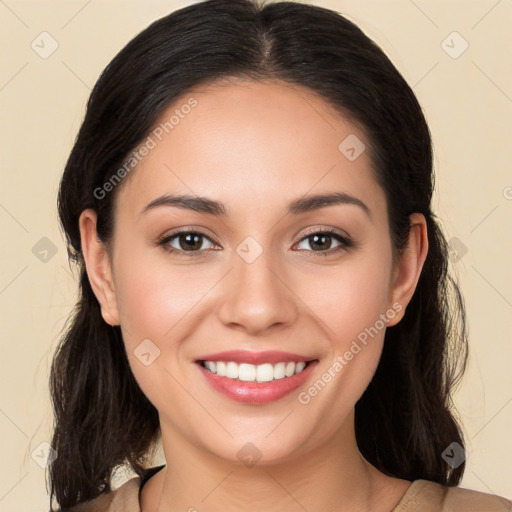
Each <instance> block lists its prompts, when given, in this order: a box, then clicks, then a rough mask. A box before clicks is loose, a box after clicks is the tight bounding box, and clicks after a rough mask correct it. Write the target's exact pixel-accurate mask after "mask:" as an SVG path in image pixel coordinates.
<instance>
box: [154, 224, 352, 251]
mask: <svg viewBox="0 0 512 512" xmlns="http://www.w3.org/2000/svg"><path fill="white" fill-rule="evenodd" d="M190 233H192V234H195V235H200V236H203V237H205V238H207V239H208V240H210V242H212V243H215V242H214V241H213V240H212V239H211V238H210V237H209V236H207V235H205V234H204V233H202V232H201V231H197V230H195V229H183V230H181V231H176V232H174V233H171V234H170V235H168V236H165V237H164V238H162V239H160V240H159V241H158V242H157V245H158V246H162V248H163V249H164V250H165V251H167V252H168V253H182V254H184V255H185V256H187V257H191V258H193V257H197V256H198V255H201V253H202V252H204V251H206V252H210V251H214V250H216V249H203V250H199V251H183V250H181V249H176V248H174V247H170V246H169V245H168V244H169V242H171V241H172V240H174V239H175V238H177V237H178V236H179V235H182V234H190ZM317 234H318V235H329V236H330V237H332V238H334V239H335V240H337V241H338V242H340V245H339V246H338V247H335V248H334V249H328V250H326V251H306V252H312V253H315V254H317V255H319V256H329V255H331V254H333V253H336V252H338V251H340V250H343V249H348V248H350V247H354V246H355V244H354V242H352V241H351V240H350V239H349V238H347V237H345V236H342V235H340V234H339V233H338V232H336V231H332V230H321V229H314V230H311V231H309V232H307V233H305V234H304V236H303V237H302V238H301V239H300V240H299V242H298V243H301V242H302V241H304V240H306V239H307V238H309V237H310V236H312V235H317Z"/></svg>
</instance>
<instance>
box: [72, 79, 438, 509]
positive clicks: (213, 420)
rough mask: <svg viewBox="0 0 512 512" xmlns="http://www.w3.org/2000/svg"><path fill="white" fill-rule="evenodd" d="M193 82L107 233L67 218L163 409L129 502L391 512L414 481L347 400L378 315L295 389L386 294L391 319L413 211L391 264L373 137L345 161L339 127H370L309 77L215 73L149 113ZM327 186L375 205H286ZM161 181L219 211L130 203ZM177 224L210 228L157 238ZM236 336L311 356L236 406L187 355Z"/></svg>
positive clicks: (419, 262) (419, 245)
mask: <svg viewBox="0 0 512 512" xmlns="http://www.w3.org/2000/svg"><path fill="white" fill-rule="evenodd" d="M190 97H194V98H195V99H196V100H197V102H198V103H197V106H196V107H195V108H194V109H193V110H192V111H191V112H190V114H188V115H187V116H185V117H184V118H183V119H180V122H179V124H178V125H177V126H175V127H174V129H173V130H172V131H170V132H169V133H168V134H167V135H166V136H165V137H164V138H163V139H162V141H160V142H159V143H158V144H157V146H156V147H155V148H154V149H152V150H151V151H150V152H149V154H148V155H147V156H146V157H145V158H144V159H143V160H142V161H141V163H139V164H138V166H137V168H136V169H135V170H134V171H133V172H132V173H131V174H130V175H129V176H128V177H127V178H125V180H124V182H123V183H122V185H121V188H120V189H119V190H117V191H116V193H117V195H116V202H115V210H114V211H115V217H114V218H115V229H114V236H113V241H112V245H111V247H110V248H109V249H108V248H107V247H105V246H104V245H103V244H102V243H101V242H100V241H99V240H98V238H97V235H96V230H95V226H96V214H95V212H94V211H93V210H85V211H84V212H83V213H82V215H81V217H80V221H79V224H80V231H81V236H82V248H83V254H84V258H85V262H86V268H87V272H88V275H89V279H90V282H91V285H92V287H93V290H94V292H95V294H96V297H97V299H98V301H99V303H100V304H101V308H102V314H103V318H104V319H105V321H106V322H107V323H109V324H111V325H118V324H120V325H121V329H122V332H123V338H124V341H125V344H126V349H127V354H128V358H129V361H130V365H131V368H132V370H133V373H134V375H135V378H136V379H137V382H138V383H139V385H140V387H141V389H142V390H143V392H144V393H145V394H146V395H147V397H148V399H149V400H150V401H151V402H152V403H153V404H154V405H155V407H156V408H157V409H158V412H159V417H160V423H161V429H162V443H163V450H164V453H165V456H166V461H167V466H166V468H164V469H163V470H161V471H160V472H159V473H157V474H156V475H155V476H154V477H153V478H151V479H150V480H149V481H148V483H147V484H146V486H145V487H144V489H143V492H142V497H141V506H142V511H143V512H154V511H164V510H165V511H170V512H174V511H186V510H191V511H192V510H194V509H193V508H191V507H195V509H197V510H198V511H200V512H203V511H221V510H222V511H223V512H226V511H237V510H238V511H239V510H244V511H247V512H252V511H261V510H267V511H280V512H283V511H284V512H286V511H297V510H301V507H303V509H305V510H308V511H320V510H322V511H351V512H354V511H369V510H372V511H374V512H389V511H390V510H392V509H393V508H394V507H395V506H396V504H397V503H398V501H399V500H400V499H401V497H402V496H403V495H404V493H405V492H406V490H407V488H408V487H409V485H410V482H409V481H406V480H400V479H396V478H392V477H389V476H386V475H384V474H383V473H381V472H380V471H378V470H377V469H376V468H374V467H373V466H372V465H370V464H369V463H368V462H367V461H366V460H365V459H364V458H363V457H362V455H361V454H360V453H359V451H358V449H357V444H356V440H355V432H354V406H355V403H356V402H357V400H358V399H359V397H360V396H361V395H362V393H363V392H364V390H365V388H366V387H367V385H368V384H369V382H370V380H371V378H372V376H373V373H374V371H375V369H376V367H377V365H378V362H379V358H380V354H381V350H382V345H383V340H384V334H385V328H383V329H380V330H379V332H378V335H375V336H374V337H373V338H371V339H370V341H369V343H368V344H367V345H366V346H365V347H364V348H363V349H362V350H361V351H360V352H359V353H358V354H357V355H356V356H354V358H353V359H352V360H351V361H349V362H348V364H346V366H344V368H343V370H342V371H340V372H338V373H337V375H336V377H335V378H333V379H332V381H331V382H330V383H329V384H328V385H326V386H325V388H324V389H323V390H322V391H321V392H320V393H319V394H318V395H317V396H316V397H314V398H312V399H311V401H310V402H309V403H308V404H301V403H300V402H299V401H298V393H299V392H300V391H303V390H307V388H309V387H310V386H311V384H312V383H313V382H314V381H316V380H317V379H318V378H319V377H320V376H321V375H322V374H323V373H324V372H326V371H327V370H328V369H329V367H331V366H332V364H333V362H334V361H335V360H336V357H337V355H339V354H343V353H344V352H346V351H347V350H348V349H349V348H350V345H351V343H352V341H353V340H355V339H356V338H357V336H358V334H359V333H361V332H362V331H364V330H365V328H368V327H370V326H373V325H374V324H375V322H376V320H377V319H378V318H379V315H380V314H385V312H386V311H387V310H388V309H390V308H392V306H393V304H395V306H396V305H397V304H398V305H399V306H400V307H401V311H400V312H399V313H397V314H396V315H395V316H394V318H392V319H387V322H388V323H387V325H388V326H391V325H394V324H396V323H397V322H399V321H400V319H401V318H402V316H403V313H404V312H405V308H406V306H407V304H408V303H409V301H410V299H411V297H412V295H413V293H414V290H415V288H416V285H417V281H418V278H419V275H420V272H421V268H422V266H423V263H424V261H425V257H426V254H427V250H428V243H427V231H426V223H425V219H424V217H423V216H422V215H420V214H413V215H412V216H411V218H410V220H411V225H412V229H411V232H410V237H409V243H408V245H407V247H406V249H405V250H404V252H403V253H402V254H401V257H400V259H399V261H398V262H397V264H396V265H393V261H392V252H391V239H390V233H389V227H388V217H387V210H386V198H385V195H384V192H383V190H382V189H381V188H380V187H379V186H378V184H377V182H376V181H375V179H374V176H373V174H372V171H371V165H372V162H371V160H370V157H369V155H368V151H364V152H363V153H362V154H361V155H360V156H359V157H358V158H357V159H356V160H354V161H349V160H348V159H347V158H346V157H345V156H344V154H342V153H341V152H340V151H339V149H338V146H339V144H340V142H341V141H343V140H344V139H345V138H346V137H347V136H348V135H350V134H355V135H356V136H357V137H358V138H359V139H360V140H361V141H363V142H364V143H365V144H366V147H368V146H369V142H368V141H367V140H366V137H365V134H364V132H363V131H361V130H360V129H359V128H358V127H357V126H355V125H354V124H351V123H350V122H349V121H348V120H347V119H345V118H343V117H341V116H340V115H339V114H338V113H336V112H335V111H334V110H333V109H332V108H331V106H330V105H329V104H327V103H326V102H324V101H323V100H322V99H320V98H318V97H317V96H315V95H314V94H313V93H312V92H310V91H308V90H307V89H303V88H300V87H291V86H289V85H286V84H283V83H279V82H272V83H271V82H265V83H264V82H238V83H233V82H231V83H230V84H227V85H226V84H223V85H222V86H220V85H219V84H212V85H210V86H208V87H207V88H205V89H203V90H201V91H199V90H194V91H190V92H188V93H187V94H186V95H184V96H183V97H182V98H180V99H179V100H176V101H175V102H174V103H173V105H172V106H170V107H169V108H168V109H167V110H166V111H165V112H164V113H163V115H162V118H161V120H167V119H169V117H170V115H171V114H172V113H173V111H174V110H175V109H176V108H179V107H180V105H183V104H184V103H185V102H186V101H187V100H188V99H189V98H190ZM333 191H340V192H345V193H348V194H350V195H352V196H355V197H357V198H358V199H360V200H361V201H363V202H364V203H365V204H366V205H367V206H368V208H369V209H370V211H371V217H370V216H369V215H367V214H366V213H365V212H364V210H363V209H362V208H360V207H358V206H356V205H351V204H339V205H333V206H328V207H325V208H322V209H318V210H314V211H310V212H306V213H301V214H298V215H285V207H286V205H287V204H288V203H289V202H291V201H292V200H295V199H298V198H300V197H302V196H304V195H305V194H316V193H324V192H333ZM164 193H184V194H191V195H193V196H195V195H201V196H207V197H209V198H211V199H215V200H217V201H221V202H222V203H224V205H225V207H226V210H227V215H226V216H225V218H217V217H215V216H213V215H210V214H206V213H198V212H193V211H189V210H185V209H180V208H176V207H170V206H161V207H158V208H154V209H152V210H150V211H148V212H146V213H144V214H140V212H141V210H142V209H143V208H144V207H145V206H146V205H147V204H148V203H150V202H151V201H152V200H153V199H155V198H156V197H158V196H160V195H162V194H164ZM183 227H193V228H194V229H195V230H197V231H200V232H201V233H204V234H205V236H206V238H202V239H200V240H199V242H198V245H197V247H199V248H201V249H203V253H202V256H194V257H188V256H187V254H184V253H185V250H186V245H185V243H182V244H181V245H180V240H179V238H175V239H174V241H173V242H169V243H171V244H172V246H173V247H174V248H176V249H179V248H181V249H182V251H183V252H182V253H181V254H178V253H174V254H172V253H168V252H166V250H165V249H164V248H163V247H162V246H158V245H157V243H156V242H157V241H158V240H159V237H163V236H164V235H167V234H169V233H171V230H176V229H177V228H183ZM309 228H315V229H316V228H318V230H322V229H324V230H325V229H335V230H339V231H340V232H341V233H342V234H345V235H349V237H350V238H351V239H352V240H354V241H356V242H357V244H356V246H354V247H347V248H344V247H343V248H342V250H340V251H336V252H334V251H332V250H331V251H330V252H331V254H330V255H328V256H325V257H323V256H322V255H320V252H321V251H322V250H323V251H324V252H328V251H329V250H330V249H334V248H336V247H339V246H340V243H339V242H338V241H337V240H336V239H335V238H332V239H330V240H331V241H329V239H327V241H326V242H325V243H326V245H325V246H323V247H324V249H322V248H320V249H318V248H317V249H316V250H315V245H314V241H312V240H311V238H309V241H308V238H307V236H306V233H307V229H309ZM247 236H251V237H253V238H254V239H255V240H256V241H257V242H258V244H259V245H260V246H261V248H262V250H263V252H262V253H261V255H260V256H259V257H258V258H256V259H255V260H254V261H253V262H252V263H247V261H245V260H244V259H243V258H241V257H240V256H239V254H238V253H237V252H236V249H237V247H238V246H239V244H240V243H241V242H242V241H243V240H244V239H245V238H246V237H247ZM182 241H183V238H182ZM201 243H202V245H201ZM320 243H322V242H320ZM329 244H330V245H329ZM184 247H185V248H184ZM208 249H212V251H210V252H208ZM215 249H217V250H215ZM194 250H195V251H196V252H197V251H198V250H199V249H194ZM189 253H190V252H189ZM148 338H149V339H150V340H151V341H152V343H154V344H155V345H156V346H157V347H158V348H159V350H160V355H159V357H158V358H156V359H155V360H154V362H153V363H152V364H150V365H149V366H145V365H144V364H141V362H140V361H139V360H138V358H137V357H136V356H135V354H134V350H135V349H136V348H137V346H138V345H139V344H140V343H141V341H142V340H144V339H148ZM233 348H244V349H247V350H252V351H264V350H284V351H290V352H294V353H299V354H304V355H307V356H310V357H311V358H317V359H318V360H319V364H318V366H317V368H316V370H315V371H314V373H313V374H312V375H311V376H310V378H309V379H308V381H307V382H306V384H305V385H304V386H301V387H300V388H299V389H298V390H297V391H296V392H292V393H290V394H289V395H287V396H286V397H284V398H282V399H280V400H278V401H276V402H273V403H269V404H264V405H262V404H256V405H255V404H240V403H238V402H234V401H232V400H230V399H229V398H227V397H225V396H224V395H221V394H219V393H218V392H217V391H215V390H214V389H212V388H211V387H210V386H209V384H207V382H206V381H205V379H204V378H202V375H201V374H200V372H199V371H198V368H197V365H196V363H194V360H195V359H196V358H197V357H198V356H199V355H202V354H208V353H213V352H219V351H223V350H230V349H233ZM249 442H250V443H252V444H254V445H255V446H256V447H257V449H258V450H259V452H260V453H261V458H260V459H259V460H258V462H257V463H256V465H254V466H252V467H247V466H245V465H244V464H243V463H242V462H241V460H240V459H239V458H238V456H237V452H238V451H239V450H240V449H241V448H242V447H244V446H245V445H246V443H249Z"/></svg>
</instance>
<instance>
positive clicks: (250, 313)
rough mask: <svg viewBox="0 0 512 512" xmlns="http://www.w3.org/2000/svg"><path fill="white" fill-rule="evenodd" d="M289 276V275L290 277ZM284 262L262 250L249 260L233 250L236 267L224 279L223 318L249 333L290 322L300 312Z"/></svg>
mask: <svg viewBox="0 0 512 512" xmlns="http://www.w3.org/2000/svg"><path fill="white" fill-rule="evenodd" d="M287 277H288V279H287ZM289 281H290V278H289V276H287V275H286V272H285V271H284V264H282V263H280V262H276V259H275V258H274V259H272V257H271V254H270V251H265V250H264V251H263V252H262V253H261V254H260V255H259V256H258V257H257V258H256V259H255V260H254V261H252V262H248V261H246V260H245V259H244V258H242V257H240V256H239V254H238V253H236V252H234V253H233V268H232V270H231V271H230V272H229V273H228V275H227V276H226V279H224V280H223V282H222V295H221V298H220V300H219V301H218V303H217V304H218V308H217V314H218V317H219V319H220V320H221V322H222V323H223V324H224V325H226V326H228V327H230V328H235V329H239V330H243V331H245V332H246V333H247V334H251V335H258V334H262V333H266V332H267V331H269V330H270V329H271V328H273V329H277V328H278V326H279V327H280V328H284V327H285V326H289V325H291V324H292V323H293V322H294V321H295V319H296V318H297V314H298V304H297V303H298V299H297V297H296V296H295V294H294V293H293V284H292V283H289Z"/></svg>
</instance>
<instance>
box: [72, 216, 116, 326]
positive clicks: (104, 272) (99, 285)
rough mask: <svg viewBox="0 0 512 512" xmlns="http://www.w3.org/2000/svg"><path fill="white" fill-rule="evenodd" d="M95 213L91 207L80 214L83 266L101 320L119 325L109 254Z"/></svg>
mask: <svg viewBox="0 0 512 512" xmlns="http://www.w3.org/2000/svg"><path fill="white" fill-rule="evenodd" d="M96 222H97V215H96V212H95V211H94V210H92V209H91V208H89V209H87V210H84V211H83V212H82V213H81V214H80V218H79V220H78V225H79V228H80V240H81V244H82V254H83V257H84V261H85V267H86V271H87V275H88V277H89V282H90V283H91V287H92V290H93V292H94V295H96V298H97V299H98V302H99V303H100V306H101V315H102V316H103V320H105V322H106V323H107V324H109V325H119V323H120V322H119V312H118V308H117V300H116V295H115V288H114V281H113V278H112V271H111V262H110V256H109V254H108V252H107V249H106V247H105V245H104V244H103V242H101V240H99V238H98V233H97V232H96Z"/></svg>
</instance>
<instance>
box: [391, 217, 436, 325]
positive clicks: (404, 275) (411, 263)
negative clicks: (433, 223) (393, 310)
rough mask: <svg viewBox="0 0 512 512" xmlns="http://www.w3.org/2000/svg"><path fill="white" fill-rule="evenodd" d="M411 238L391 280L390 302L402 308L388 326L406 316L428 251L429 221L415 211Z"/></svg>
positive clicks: (411, 221) (410, 232)
mask: <svg viewBox="0 0 512 512" xmlns="http://www.w3.org/2000/svg"><path fill="white" fill-rule="evenodd" d="M409 221H410V225H411V228H410V231H409V240H408V242H407V245H406V247H405V248H404V250H403V251H402V253H401V255H400V260H399V262H398V263H397V265H396V266H395V268H394V271H393V278H392V282H391V291H390V304H391V305H393V304H400V306H401V309H400V311H399V312H398V314H396V315H395V316H394V317H393V319H390V320H389V321H388V323H387V325H388V327H391V326H393V325H396V324H397V323H398V322H399V321H400V320H401V319H402V318H403V316H404V314H405V309H406V307H407V305H408V304H409V302H410V300H411V298H412V296H413V294H414V291H415V290H416V285H417V284H418V280H419V278H420V274H421V270H422V268H423V264H424V263H425V259H426V257H427V252H428V236H427V222H426V220H425V217H424V216H423V215H422V214H421V213H413V214H412V215H410V217H409Z"/></svg>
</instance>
